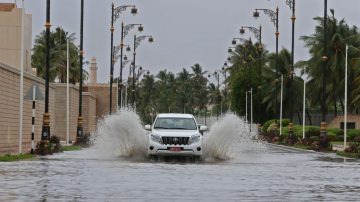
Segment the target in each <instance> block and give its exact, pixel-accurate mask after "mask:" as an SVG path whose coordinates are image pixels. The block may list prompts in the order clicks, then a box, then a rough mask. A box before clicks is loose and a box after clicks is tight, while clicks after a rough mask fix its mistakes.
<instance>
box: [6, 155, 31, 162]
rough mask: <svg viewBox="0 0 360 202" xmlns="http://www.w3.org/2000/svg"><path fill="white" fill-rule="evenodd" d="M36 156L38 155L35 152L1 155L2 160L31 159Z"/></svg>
mask: <svg viewBox="0 0 360 202" xmlns="http://www.w3.org/2000/svg"><path fill="white" fill-rule="evenodd" d="M35 157H36V155H33V154H18V155H11V154H6V155H3V156H0V162H12V161H21V160H29V159H33V158H35Z"/></svg>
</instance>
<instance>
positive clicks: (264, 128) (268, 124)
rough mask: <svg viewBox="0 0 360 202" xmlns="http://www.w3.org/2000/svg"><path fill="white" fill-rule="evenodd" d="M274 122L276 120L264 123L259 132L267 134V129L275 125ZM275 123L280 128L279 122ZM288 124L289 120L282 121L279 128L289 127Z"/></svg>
mask: <svg viewBox="0 0 360 202" xmlns="http://www.w3.org/2000/svg"><path fill="white" fill-rule="evenodd" d="M275 120H276V119H272V120H269V121H266V122H265V123H264V124H263V126H262V128H261V131H262V132H263V133H266V132H268V131H269V127H270V126H271V125H272V124H273V123H275ZM277 122H278V126H279V127H280V120H277ZM289 123H290V120H289V119H283V120H282V124H281V126H282V127H287V126H289Z"/></svg>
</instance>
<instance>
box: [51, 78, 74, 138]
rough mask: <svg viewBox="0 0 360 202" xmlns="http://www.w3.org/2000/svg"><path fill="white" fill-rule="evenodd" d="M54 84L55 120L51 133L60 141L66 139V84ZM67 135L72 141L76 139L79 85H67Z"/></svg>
mask: <svg viewBox="0 0 360 202" xmlns="http://www.w3.org/2000/svg"><path fill="white" fill-rule="evenodd" d="M54 85H55V92H56V93H55V121H56V124H55V126H54V130H53V131H52V132H51V134H52V135H56V136H58V137H59V138H60V140H61V141H66V84H63V83H57V84H54ZM69 112H70V114H69V136H70V140H71V141H72V142H75V140H76V130H77V119H78V116H79V87H77V86H75V85H72V84H70V85H69Z"/></svg>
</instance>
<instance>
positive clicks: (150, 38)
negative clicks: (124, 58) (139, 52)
mask: <svg viewBox="0 0 360 202" xmlns="http://www.w3.org/2000/svg"><path fill="white" fill-rule="evenodd" d="M146 38H148V40H149V42H150V43H152V42H154V38H153V37H152V36H147V35H144V36H138V37H136V35H134V53H133V57H134V58H133V63H132V65H133V78H132V87H133V89H132V105H133V106H132V107H133V108H134V109H135V78H136V77H135V67H136V48H137V47H138V46H139V45H140V43H141V41H143V40H145V39H146Z"/></svg>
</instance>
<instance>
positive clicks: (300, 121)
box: [296, 111, 302, 124]
mask: <svg viewBox="0 0 360 202" xmlns="http://www.w3.org/2000/svg"><path fill="white" fill-rule="evenodd" d="M296 113H297V116H298V120H299V124H300V123H302V119H301V116H300V112H299V111H296Z"/></svg>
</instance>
